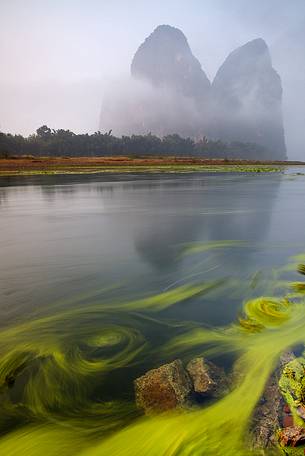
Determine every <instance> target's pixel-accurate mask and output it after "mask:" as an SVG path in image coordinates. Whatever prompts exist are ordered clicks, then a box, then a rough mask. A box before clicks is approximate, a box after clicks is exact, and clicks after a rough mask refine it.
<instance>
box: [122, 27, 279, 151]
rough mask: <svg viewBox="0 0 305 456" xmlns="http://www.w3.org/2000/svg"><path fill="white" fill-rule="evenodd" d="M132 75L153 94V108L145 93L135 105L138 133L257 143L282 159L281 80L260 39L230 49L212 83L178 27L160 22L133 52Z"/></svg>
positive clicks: (264, 44)
mask: <svg viewBox="0 0 305 456" xmlns="http://www.w3.org/2000/svg"><path fill="white" fill-rule="evenodd" d="M131 77H132V79H133V80H134V81H139V82H140V81H142V82H143V83H145V84H147V85H149V86H150V87H151V90H155V94H158V95H156V99H158V102H159V106H158V108H156V107H155V106H154V101H153V99H152V98H147V99H145V97H144V98H143V97H142V98H141V101H140V102H139V103H138V104H137V105H136V106H135V109H136V110H137V111H138V112H139V113H140V114H139V117H138V118H137V119H136V120H135V122H134V126H135V124H137V128H136V130H137V132H138V133H142V134H144V133H148V132H152V133H154V134H156V135H159V136H163V135H165V134H170V133H178V134H180V135H181V136H190V137H193V138H195V139H196V138H200V136H201V137H202V136H203V135H206V136H207V137H209V138H213V139H220V140H223V141H226V142H234V141H240V142H247V143H256V144H259V145H262V146H264V147H265V148H266V150H268V151H269V156H270V158H276V159H285V158H286V146H285V136H284V128H283V116H282V85H281V79H280V76H279V75H278V73H277V72H276V71H275V69H274V68H273V66H272V61H271V56H270V52H269V49H268V46H267V44H266V43H265V41H264V40H263V39H261V38H258V39H255V40H253V41H250V42H248V43H246V44H245V45H243V46H241V47H239V48H237V49H235V50H234V51H233V52H231V53H230V54H229V56H228V57H227V58H226V60H225V61H224V63H223V64H222V65H221V67H220V68H219V70H218V71H217V74H216V76H215V78H214V80H213V82H212V83H211V82H210V81H209V79H208V77H207V76H206V74H205V72H204V71H203V69H202V67H201V64H200V62H199V61H198V59H197V58H196V57H195V56H194V55H193V53H192V51H191V48H190V46H189V44H188V41H187V39H186V37H185V35H184V34H183V33H182V32H181V30H179V29H177V28H174V27H171V26H169V25H160V26H158V27H157V28H156V29H155V30H154V31H153V33H152V34H151V35H149V36H148V37H147V38H146V39H145V41H144V42H143V43H142V44H141V46H140V47H139V48H138V50H137V52H136V53H135V55H134V58H133V60H132V63H131ZM162 94H163V95H164V97H163V98H162ZM169 94H170V95H169ZM164 98H166V102H164ZM148 112H149V113H148ZM179 112H180V114H181V115H180V116H179Z"/></svg>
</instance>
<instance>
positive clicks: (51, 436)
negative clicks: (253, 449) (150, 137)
mask: <svg viewBox="0 0 305 456" xmlns="http://www.w3.org/2000/svg"><path fill="white" fill-rule="evenodd" d="M302 173H303V170H302V169H299V170H297V169H289V170H286V171H285V172H283V173H270V174H269V173H266V174H265V173H263V174H246V173H240V174H225V173H224V174H213V175H207V174H181V175H128V176H127V175H124V176H119V175H113V176H109V175H107V176H74V177H72V176H61V177H60V176H58V177H55V176H52V177H51V176H49V177H48V176H45V177H36V178H34V177H32V178H22V179H21V178H19V179H17V178H9V179H8V178H6V179H5V178H1V179H0V253H1V258H0V325H1V332H0V401H1V402H0V405H1V407H0V434H1V437H0V454H6V455H15V454H19V453H20V452H23V453H24V454H28V455H40V454H43V453H44V454H46V455H57V454H62V455H74V454H82V455H83V454H84V455H87V454H88V455H108V454H109V455H112V454H122V455H124V454H127V455H130V456H131V455H132V456H133V455H146V454H147V455H151V454H152V455H156V456H157V455H158V456H159V455H163V454H164V455H174V454H175V455H176V454H184V455H186V454H187V455H191V454H195V455H197V454H198V455H201V454H205V455H210V454H211V455H212V454H215V455H218V454H219V455H220V454H230V455H231V454H232V456H233V455H239V454H240V455H244V454H249V452H250V450H249V448H248V447H247V444H246V443H245V441H246V437H245V436H246V434H247V430H248V425H249V420H250V418H251V414H252V412H253V408H254V407H255V404H256V402H257V400H258V399H259V397H260V394H261V392H262V389H263V387H264V383H265V381H266V379H267V378H268V375H270V372H271V371H272V369H273V368H274V365H275V364H276V362H277V359H278V357H279V355H280V353H281V352H282V351H283V350H285V349H286V348H287V347H290V346H293V345H296V344H299V343H301V342H302V341H303V338H304V339H305V331H304V329H305V328H304V324H303V323H304V317H303V312H302V309H303V307H302V306H303V301H302V297H300V296H299V295H297V294H296V296H294V297H293V298H292V299H297V302H296V303H295V305H294V307H293V308H292V309H290V307H289V306H288V307H289V309H286V308H285V306H284V307H283V302H282V301H281V300H280V301H277V302H276V303H275V304H274V303H272V301H271V300H270V298H269V301H268V303H267V305H265V303H264V302H263V305H262V301H260V300H258V301H255V298H257V297H260V296H266V295H267V296H271V297H278V298H279V299H281V297H282V296H286V297H287V296H289V293H291V290H290V291H289V286H290V285H289V281H298V280H299V279H300V276H298V274H297V272H296V269H297V264H298V263H300V262H304V258H303V256H299V257H297V258H295V259H291V257H292V256H295V255H300V254H303V253H304V252H305V230H304V225H305V223H304V222H305V211H304V201H305V200H304V196H305V176H304V175H303V174H302ZM253 299H254V301H250V302H251V303H254V304H253V305H252V304H251V305H250V306H248V307H247V306H246V308H245V309H244V303H245V302H246V301H249V300H253ZM270 303H271V304H270ZM274 308H275V311H274ZM243 309H244V310H243ZM257 309H258V310H257ZM262 309H263V310H262ZM270 309H271V310H270ZM242 313H244V315H243V318H245V319H246V321H248V322H250V323H251V324H250V325H244V326H242V325H240V324H239V323H238V318H239V317H240V316H241V315H242ZM282 314H284V317H283V318H282ZM304 314H305V312H304ZM270 315H271V316H270ZM253 325H254V327H256V326H255V325H258V327H259V329H260V330H259V331H257V330H255V331H252V330H249V331H247V328H248V329H249V327H251V328H252V329H253ZM245 328H246V329H245ZM262 328H264V330H261V329H262ZM202 354H205V355H207V356H208V357H209V358H210V359H213V360H214V361H215V362H216V363H218V364H220V365H222V366H223V367H224V368H225V369H226V370H227V372H230V371H231V370H234V369H236V368H237V367H239V368H240V372H241V374H242V375H241V378H243V381H241V382H240V384H239V385H237V386H236V388H235V389H234V390H233V391H232V393H230V394H229V395H228V396H227V397H226V398H224V399H222V400H221V401H219V402H217V403H215V404H212V405H210V406H206V407H204V408H202V409H200V410H197V411H192V412H189V413H183V414H182V415H181V414H178V415H171V414H170V415H166V416H162V417H156V418H150V419H144V418H143V417H142V416H141V413H140V412H139V411H138V410H136V408H135V406H134V396H133V379H134V378H136V377H137V376H139V375H141V374H142V373H144V372H145V371H146V370H148V369H150V368H153V367H158V366H160V365H161V364H162V363H163V362H168V361H171V360H173V359H175V358H178V357H180V358H181V359H182V360H183V361H185V362H186V361H188V360H189V359H191V358H192V357H194V356H196V355H202ZM236 366H237V367H236ZM228 428H230V429H235V431H234V433H232V432H231V433H230V438H229V437H228V432H227V431H228Z"/></svg>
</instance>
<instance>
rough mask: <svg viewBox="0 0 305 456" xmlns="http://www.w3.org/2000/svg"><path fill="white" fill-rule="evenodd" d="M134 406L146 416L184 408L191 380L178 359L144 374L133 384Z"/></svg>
mask: <svg viewBox="0 0 305 456" xmlns="http://www.w3.org/2000/svg"><path fill="white" fill-rule="evenodd" d="M134 385H135V395H136V404H137V406H138V407H139V408H141V409H143V410H144V411H145V413H146V414H147V415H151V414H155V413H160V412H165V411H167V410H171V409H175V408H179V407H185V406H186V405H187V403H188V398H189V395H190V393H191V391H192V383H191V380H190V378H189V376H188V374H187V372H186V371H185V369H184V367H183V365H182V362H181V361H180V360H179V359H176V360H175V361H173V362H171V363H169V364H164V365H163V366H161V367H159V368H157V369H152V370H150V371H148V372H146V374H145V375H143V376H142V377H139V378H137V379H136V380H135V382H134Z"/></svg>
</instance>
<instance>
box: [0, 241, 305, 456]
mask: <svg viewBox="0 0 305 456" xmlns="http://www.w3.org/2000/svg"><path fill="white" fill-rule="evenodd" d="M227 242H228V241H227ZM226 245H227V244H226V243H223V244H222V247H225V246H226ZM232 245H234V244H232ZM237 245H239V246H240V244H238V243H237ZM210 247H211V248H212V249H213V248H217V246H215V245H213V246H211V245H210ZM203 251H205V249H204V250H203ZM193 253H196V251H193ZM300 258H303V256H298V257H297V258H296V257H295V258H293V259H292V262H291V264H293V265H294V267H295V269H294V270H297V268H298V269H299V270H300V272H301V271H303V268H301V267H300V266H299V267H298V266H295V263H296V261H299V260H300ZM298 264H299V263H297V265H298ZM282 269H283V270H285V271H286V270H287V268H286V267H284V268H282ZM288 269H289V270H291V265H290V264H289V265H288ZM280 273H281V272H279V275H280ZM275 277H276V280H275V284H273V285H270V286H269V287H268V291H269V290H270V289H276V287H277V286H278V275H276V276H275ZM231 285H232V284H230V286H231ZM220 286H223V281H214V282H206V283H193V284H186V285H182V286H179V287H175V288H172V289H170V290H167V291H164V292H162V293H159V294H155V295H152V296H145V297H143V298H139V299H136V300H128V299H126V300H121V299H120V300H117V301H113V300H112V301H109V300H107V299H106V298H104V299H102V298H100V300H98V299H97V300H96V301H95V302H94V303H93V304H90V303H88V302H86V295H84V296H82V297H81V298H80V299H79V300H77V299H76V300H75V302H76V305H75V306H74V307H73V308H70V309H68V310H67V309H65V308H64V306H61V305H60V304H59V305H57V306H55V307H54V308H53V312H54V313H51V314H48V315H42V316H36V318H33V319H32V320H30V321H24V322H22V323H19V324H17V325H15V326H11V327H8V328H4V329H2V331H1V332H0V397H1V411H0V432H1V437H0V454H5V455H8V456H13V455H17V454H19V453H20V452H23V453H24V454H26V455H29V456H36V455H37V456H38V455H41V454H45V455H50V456H53V455H54V456H55V455H58V454H61V455H63V456H65V455H80V456H98V455H101V456H104V455H109V456H110V455H127V456H137V455H139V456H140V455H141V456H142V455H148V456H149V455H153V456H162V455H166V456H168V455H186V456H189V455H195V456H197V455H207V456H212V455H213V456H214V455H215V456H218V455H219V456H220V455H229V456H233V455H234V456H246V455H250V454H253V455H256V454H257V455H258V454H261V452H260V451H258V450H252V449H251V445H250V442H249V435H248V431H249V426H250V422H251V417H252V414H253V410H254V409H255V406H256V404H257V402H258V400H259V398H260V396H261V394H262V391H263V389H264V386H265V384H266V381H267V379H268V378H269V376H270V374H271V373H272V371H273V370H274V368H275V366H276V365H277V363H278V360H279V357H280V355H281V353H283V351H285V350H287V349H288V348H290V347H293V346H294V345H296V344H304V343H305V331H304V328H305V301H304V295H303V294H302V293H299V294H298V296H297V297H296V298H295V299H294V300H293V301H291V300H290V299H289V298H288V297H287V296H288V294H289V292H290V289H291V287H290V282H288V281H286V280H283V281H282V284H281V291H282V294H281V295H270V296H268V295H266V296H261V297H255V298H252V299H247V300H246V301H245V302H244V303H243V308H242V314H241V315H240V316H237V318H236V322H234V323H232V324H231V325H229V326H226V327H220V328H206V327H203V326H202V325H201V324H200V323H198V322H177V323H176V324H175V323H173V322H172V321H171V322H168V321H167V320H166V318H165V317H164V315H163V312H164V311H165V310H166V309H169V308H170V307H173V306H176V305H184V306H187V305H188V302H189V301H190V300H191V299H193V298H194V297H196V299H199V300H200V299H204V298H205V296H206V295H208V296H211V295H213V293H215V291H217V289H218V287H220ZM236 286H239V283H238V282H236ZM94 294H95V293H94V291H93V292H92V295H93V296H94ZM72 302H73V300H72ZM159 322H160V323H162V325H163V328H164V329H163V330H164V331H167V334H166V336H167V337H166V338H165V339H164V340H163V341H162V342H160V344H159V345H158V346H157V347H155V346H153V345H152V343H151V341H150V339H149V337H147V336H144V334H146V331H145V329H146V325H153V324H159ZM171 326H172V327H173V328H174V329H177V328H178V334H176V335H174V334H173V333H172V331H171V329H172V328H171ZM156 350H157V351H158V352H159V353H160V358H162V359H163V360H168V361H170V360H172V359H174V358H176V357H177V356H179V357H183V358H184V359H186V360H188V359H190V357H193V356H194V355H198V356H202V355H212V354H213V355H223V354H224V353H228V354H231V355H232V356H233V357H234V359H235V361H234V363H233V366H232V372H234V382H233V384H232V390H231V392H230V393H229V394H228V395H227V396H225V397H224V398H222V399H220V400H219V401H217V402H215V403H213V404H210V405H208V406H205V407H203V408H200V409H196V410H192V411H189V412H183V413H175V412H174V413H167V414H164V415H161V416H158V417H153V418H146V417H142V416H140V414H139V411H137V410H136V409H135V406H134V403H133V399H132V397H128V396H126V397H125V398H124V397H119V398H117V399H116V400H114V399H113V398H109V397H107V396H106V395H104V394H103V389H104V385H105V382H107V379H108V380H109V379H111V378H112V376H113V375H115V374H116V373H117V372H122V375H124V372H128V369H129V368H130V367H131V366H143V365H144V364H145V363H147V360H148V359H149V358H150V357H151V356H153V355H154V354H155V352H156ZM278 451H279V452H280V449H278ZM289 451H290V450H289ZM266 454H267V453H266Z"/></svg>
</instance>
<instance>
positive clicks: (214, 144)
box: [0, 125, 271, 160]
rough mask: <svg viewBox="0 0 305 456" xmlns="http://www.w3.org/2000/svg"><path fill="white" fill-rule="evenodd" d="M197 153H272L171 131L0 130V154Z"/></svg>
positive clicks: (253, 146) (261, 157) (239, 155)
mask: <svg viewBox="0 0 305 456" xmlns="http://www.w3.org/2000/svg"><path fill="white" fill-rule="evenodd" d="M22 155H33V156H69V157H75V156H78V157H81V156H83V157H84V156H86V157H88V156H115V155H128V156H145V155H156V156H198V157H203V158H228V159H253V160H267V159H268V158H270V156H271V154H270V152H269V153H268V150H266V149H265V148H264V147H263V146H261V145H258V144H254V143H242V142H237V141H236V142H231V143H225V142H222V141H219V140H211V139H208V138H207V137H205V136H204V137H203V138H201V139H198V140H193V139H191V138H182V137H181V136H179V135H178V134H171V135H167V136H164V137H163V138H159V137H158V136H155V135H152V134H151V133H148V134H146V135H131V136H122V137H116V136H113V135H112V131H111V130H110V131H109V132H106V133H101V132H100V131H97V132H95V133H93V134H88V133H86V134H75V133H73V132H72V131H70V130H62V129H59V130H54V129H51V128H49V127H48V126H46V125H43V126H42V127H40V128H38V129H37V130H36V133H35V134H33V135H30V136H28V137H24V136H22V135H12V134H9V133H1V132H0V157H11V156H22Z"/></svg>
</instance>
